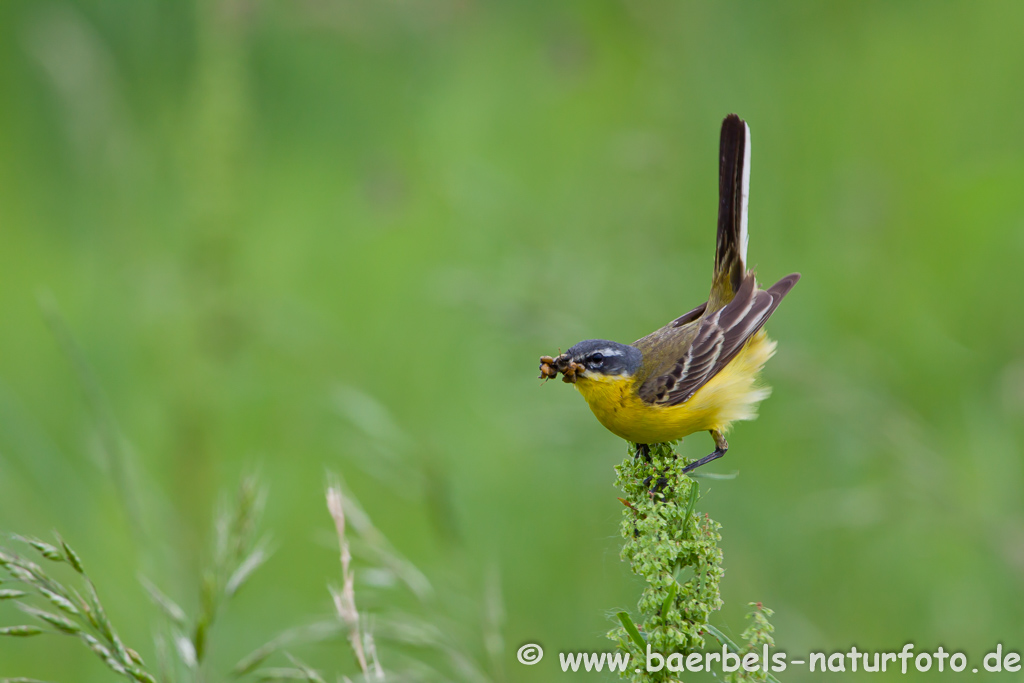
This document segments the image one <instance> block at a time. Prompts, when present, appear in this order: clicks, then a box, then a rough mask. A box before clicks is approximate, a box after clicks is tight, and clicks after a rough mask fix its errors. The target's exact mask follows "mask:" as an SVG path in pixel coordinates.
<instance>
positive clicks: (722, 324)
mask: <svg viewBox="0 0 1024 683" xmlns="http://www.w3.org/2000/svg"><path fill="white" fill-rule="evenodd" d="M749 185H750V127H749V126H748V125H747V123H746V122H745V121H744V120H743V119H741V118H740V117H739V116H737V115H736V114H729V115H728V116H727V117H726V118H725V120H724V121H723V122H722V131H721V138H720V144H719V181H718V192H719V199H718V236H717V241H716V246H715V262H714V271H713V276H712V281H711V291H710V293H709V295H708V300H707V301H706V302H705V303H703V304H701V305H699V306H697V307H696V308H694V309H693V310H691V311H689V312H687V313H684V314H683V315H681V316H679V317H678V318H676V319H675V320H673V321H671V322H670V323H668V324H667V325H665V326H664V327H662V328H661V329H658V330H655V331H654V332H652V333H651V334H648V335H647V336H645V337H642V338H640V339H638V340H636V341H635V342H633V343H632V344H620V343H618V342H614V341H608V340H604V339H587V340H584V341H581V342H579V343H578V344H575V345H574V346H572V347H570V348H569V350H568V351H566V352H565V353H561V354H559V355H558V356H555V357H552V356H542V357H541V359H540V361H541V364H540V370H541V378H543V379H545V380H546V379H553V378H555V377H557V376H558V374H559V373H561V374H562V380H563V381H564V382H569V383H572V384H573V385H574V386H575V387H576V389H577V390H578V391H579V392H580V393H581V394H582V395H583V398H584V399H586V401H587V403H588V404H589V406H590V409H591V411H593V413H594V415H595V416H596V417H597V419H598V421H599V422H600V423H601V424H602V425H604V426H605V427H606V428H607V429H608V430H609V431H611V432H612V433H613V434H615V435H617V436H619V437H621V438H623V439H626V440H627V441H631V442H633V443H635V444H636V445H637V453H638V454H640V453H645V452H648V450H647V449H648V448H649V446H650V445H651V444H657V443H669V442H675V441H678V440H679V439H682V438H683V437H685V436H688V435H690V434H694V433H697V432H701V431H707V432H709V433H710V434H711V436H712V438H713V439H714V441H715V450H714V451H713V452H712V453H710V454H709V455H707V456H705V457H703V458H700V459H698V460H696V461H694V462H691V463H689V464H688V465H687V466H686V467H685V468H684V470H683V471H684V472H690V471H692V470H694V469H696V468H698V467H700V466H702V465H705V464H707V463H709V462H711V461H713V460H716V459H718V458H720V457H722V456H723V455H725V453H726V451H727V450H728V449H729V442H728V441H726V439H725V434H726V433H727V432H728V430H729V428H730V426H731V425H732V423H734V422H737V421H740V420H752V419H754V418H756V417H757V406H758V403H760V402H761V401H762V400H764V399H765V398H767V396H768V395H769V393H771V390H770V389H769V388H768V387H767V386H765V385H763V384H761V383H760V382H759V375H760V372H761V370H762V368H763V367H764V364H765V363H766V362H767V361H768V359H769V358H771V357H772V356H773V355H774V354H775V348H776V342H775V341H773V340H771V339H769V337H768V336H767V334H766V332H765V330H764V324H765V322H766V321H767V320H768V318H769V317H771V315H772V313H774V312H775V309H776V308H777V307H778V305H779V303H780V302H781V301H782V299H783V298H784V297H785V296H786V295H787V294H788V293H789V291H790V290H791V289H792V288H793V286H794V285H795V284H796V283H797V281H798V280H799V279H800V274H799V273H792V274H790V275H787V276H786V277H784V278H782V279H781V280H779V281H778V282H776V283H775V284H773V285H772V286H771V287H769V288H767V289H761V288H760V287H759V286H758V283H757V280H756V279H755V277H754V272H753V271H752V270H750V269H748V267H747V243H748V241H749V237H748V234H747V205H748V195H749Z"/></svg>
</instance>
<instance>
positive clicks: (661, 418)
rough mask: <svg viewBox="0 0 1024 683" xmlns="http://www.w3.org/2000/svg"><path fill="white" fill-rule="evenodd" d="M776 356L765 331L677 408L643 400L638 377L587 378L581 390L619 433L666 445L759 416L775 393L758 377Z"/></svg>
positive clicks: (579, 383)
mask: <svg viewBox="0 0 1024 683" xmlns="http://www.w3.org/2000/svg"><path fill="white" fill-rule="evenodd" d="M774 353H775V342H774V341H772V340H770V339H768V337H767V335H765V332H764V330H760V331H759V332H757V334H755V335H754V336H753V337H751V338H750V341H748V342H747V343H746V344H745V345H744V347H743V348H742V349H741V350H740V352H739V353H738V354H736V357H735V358H733V359H732V360H731V361H730V362H729V364H728V365H726V366H725V367H724V368H722V370H721V371H719V373H718V374H717V375H715V376H714V377H712V378H711V379H710V380H708V382H707V383H706V384H705V385H704V386H702V387H701V388H700V389H699V390H698V391H697V393H695V394H694V395H693V396H691V397H690V399H689V400H688V401H686V402H685V403H682V404H680V405H675V406H661V405H652V404H649V403H647V402H645V401H643V400H642V399H641V398H640V396H639V395H638V394H637V389H638V388H639V387H638V386H637V382H635V381H634V379H633V378H632V377H627V376H622V375H616V376H607V375H599V374H594V373H586V374H584V375H581V376H580V377H579V378H578V379H577V381H576V385H575V386H576V388H577V389H578V390H579V392H580V393H581V394H583V398H585V399H586V401H587V404H588V405H590V409H591V410H592V411H593V413H594V415H595V416H596V417H597V419H598V420H599V421H600V422H601V424H603V425H604V426H605V427H607V428H608V430H609V431H611V432H612V433H613V434H616V435H618V436H620V437H622V438H623V439H627V440H629V441H632V442H634V443H664V442H667V441H675V440H676V439H681V438H683V437H684V436H687V435H688V434H693V433H694V432H699V431H707V430H711V429H717V430H721V431H725V430H727V429H728V428H729V425H730V424H731V423H733V422H735V421H737V420H752V419H754V418H755V417H757V404H758V403H759V402H760V401H762V400H764V399H765V398H767V397H768V394H769V393H771V390H770V389H769V388H768V387H765V386H759V385H758V384H757V376H758V373H759V372H760V371H761V368H762V367H763V366H764V364H765V362H766V361H767V360H768V359H769V358H771V357H772V355H773V354H774Z"/></svg>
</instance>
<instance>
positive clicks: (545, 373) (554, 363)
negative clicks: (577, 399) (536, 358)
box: [540, 353, 586, 384]
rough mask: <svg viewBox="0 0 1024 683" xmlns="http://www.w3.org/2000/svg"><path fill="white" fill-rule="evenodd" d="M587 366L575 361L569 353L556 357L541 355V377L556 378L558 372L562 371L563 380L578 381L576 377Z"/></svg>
mask: <svg viewBox="0 0 1024 683" xmlns="http://www.w3.org/2000/svg"><path fill="white" fill-rule="evenodd" d="M585 369H586V368H584V367H583V365H581V364H580V363H575V362H573V360H572V359H571V358H570V357H569V355H568V354H565V353H563V354H561V355H558V356H555V357H551V356H541V359H540V379H554V378H555V377H558V373H562V381H563V382H571V383H573V384H575V383H576V377H577V375H578V374H579V373H582V372H583V371H584V370H585Z"/></svg>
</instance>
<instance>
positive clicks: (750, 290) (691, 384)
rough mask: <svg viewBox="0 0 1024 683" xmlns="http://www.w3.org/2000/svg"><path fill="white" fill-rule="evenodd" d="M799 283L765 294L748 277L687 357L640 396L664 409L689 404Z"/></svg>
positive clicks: (706, 323)
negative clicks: (662, 406) (690, 399)
mask: <svg viewBox="0 0 1024 683" xmlns="http://www.w3.org/2000/svg"><path fill="white" fill-rule="evenodd" d="M798 279H799V275H790V276H788V277H785V278H783V279H782V280H780V281H779V282H778V283H776V284H775V285H773V286H772V287H770V288H769V289H767V290H763V289H758V288H757V285H756V283H755V282H754V275H753V273H748V274H747V276H746V277H745V278H744V279H743V283H742V284H741V286H740V288H739V291H738V292H736V296H735V298H733V300H732V301H730V302H729V303H728V304H727V305H726V306H724V307H723V308H720V309H718V310H717V311H715V312H714V313H711V314H710V315H707V316H705V317H703V318H701V319H700V322H699V323H698V325H699V327H698V329H697V334H696V335H695V336H694V338H693V342H692V343H691V344H690V345H689V346H688V347H687V348H686V350H685V352H684V353H683V355H682V356H681V357H680V358H679V359H678V360H677V361H676V362H675V363H674V364H673V365H672V366H671V367H670V369H669V370H668V371H667V372H665V373H662V374H660V375H657V376H654V377H651V378H649V379H648V380H647V381H646V382H645V383H644V386H643V387H641V388H640V395H641V396H643V397H645V399H646V400H648V401H650V402H652V403H658V404H662V405H678V404H680V403H684V402H686V401H687V400H689V398H690V397H691V396H693V394H695V393H696V392H697V390H698V389H700V388H701V387H702V386H704V385H705V384H706V383H707V382H708V380H710V379H711V378H712V377H714V376H715V375H717V374H718V373H719V372H720V371H721V370H722V368H724V367H725V366H726V365H728V364H729V361H731V360H732V359H733V358H734V357H735V356H736V354H737V353H739V352H740V349H742V348H743V346H744V344H746V343H747V341H748V340H749V339H750V338H751V337H752V336H753V335H754V334H756V333H757V331H758V330H760V329H761V327H763V326H764V324H765V321H767V320H768V318H769V317H770V316H771V314H772V313H773V312H774V311H775V308H776V307H777V306H778V305H779V302H780V301H782V297H784V296H785V295H786V294H787V293H788V292H789V290H790V289H791V288H792V287H793V285H794V284H796V281H797V280H798ZM647 397H650V398H647Z"/></svg>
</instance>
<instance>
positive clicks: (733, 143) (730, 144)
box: [711, 114, 750, 303]
mask: <svg viewBox="0 0 1024 683" xmlns="http://www.w3.org/2000/svg"><path fill="white" fill-rule="evenodd" d="M749 159H750V132H749V129H748V128H747V124H746V123H744V121H743V119H741V118H740V117H739V116H737V115H736V114H729V115H728V116H726V117H725V121H723V122H722V138H721V143H720V147H719V176H718V244H717V247H716V249H715V278H714V284H713V286H712V297H711V298H712V299H715V298H718V299H720V300H722V303H725V302H727V301H729V300H730V299H732V297H733V295H734V294H735V293H736V292H737V291H739V288H740V284H741V283H742V282H743V276H744V274H745V273H746V269H747V265H746V257H747V244H746V242H747V218H746V212H747V189H748V188H747V185H748V183H749V179H750V169H749V168H747V164H748V163H749ZM725 288H728V289H731V291H724V290H725ZM716 289H717V290H718V292H717V293H718V297H715V294H716V292H715V290H716Z"/></svg>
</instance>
